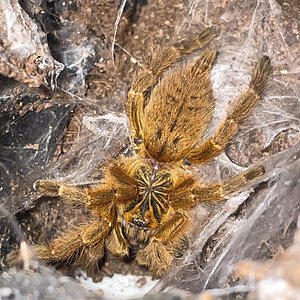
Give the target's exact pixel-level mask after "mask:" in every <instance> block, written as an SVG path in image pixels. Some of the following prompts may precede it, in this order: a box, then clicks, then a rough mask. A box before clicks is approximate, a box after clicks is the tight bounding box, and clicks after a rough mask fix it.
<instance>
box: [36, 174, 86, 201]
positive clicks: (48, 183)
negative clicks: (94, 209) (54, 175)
mask: <svg viewBox="0 0 300 300" xmlns="http://www.w3.org/2000/svg"><path fill="white" fill-rule="evenodd" d="M34 189H35V190H36V191H37V192H38V193H40V194H41V195H43V196H48V197H61V198H62V199H64V200H66V201H70V202H75V203H77V204H82V205H84V204H85V203H86V201H87V194H86V191H85V189H84V188H80V187H78V186H72V185H68V184H65V183H64V182H60V181H55V180H51V179H41V180H37V181H36V182H35V183H34Z"/></svg>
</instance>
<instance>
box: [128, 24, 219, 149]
mask: <svg viewBox="0 0 300 300" xmlns="http://www.w3.org/2000/svg"><path fill="white" fill-rule="evenodd" d="M215 36H216V31H215V29H214V28H207V29H205V30H204V31H203V32H202V33H200V34H199V35H195V36H194V37H192V38H191V39H187V40H184V41H181V42H179V43H176V44H174V45H173V46H170V47H168V48H166V49H164V50H162V51H160V52H159V53H158V54H157V55H156V56H155V57H154V58H153V60H152V61H151V62H150V65H149V67H148V68H147V69H144V70H141V71H140V72H139V73H138V74H137V76H136V78H135V79H134V81H133V83H132V86H131V89H130V90H129V93H128V105H127V111H128V116H129V119H130V126H131V132H132V138H133V141H134V143H136V144H137V146H139V145H140V144H141V143H142V140H143V116H144V108H145V106H146V105H147V100H148V95H147V94H149V91H150V90H151V89H152V88H153V87H154V86H155V85H156V83H157V82H158V81H159V80H160V78H161V77H162V75H163V74H164V72H165V71H166V70H167V69H168V68H169V67H170V66H172V65H173V64H175V63H176V62H178V61H179V60H180V59H181V58H182V56H183V55H186V54H189V53H192V52H194V51H196V50H198V49H201V48H203V47H204V46H205V45H206V44H208V43H209V42H210V41H211V40H212V39H213V38H214V37H215Z"/></svg>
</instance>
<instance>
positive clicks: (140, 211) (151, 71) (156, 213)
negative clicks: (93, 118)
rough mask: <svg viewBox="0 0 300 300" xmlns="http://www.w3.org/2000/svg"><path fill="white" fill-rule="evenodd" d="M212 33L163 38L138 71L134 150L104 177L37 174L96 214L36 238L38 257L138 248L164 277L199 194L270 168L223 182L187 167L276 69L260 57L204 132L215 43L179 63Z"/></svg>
mask: <svg viewBox="0 0 300 300" xmlns="http://www.w3.org/2000/svg"><path fill="white" fill-rule="evenodd" d="M215 35H216V31H215V30H214V29H213V28H208V29H206V30H204V31H203V32H202V33H201V34H198V35H196V36H194V37H192V38H191V39H188V40H184V41H182V42H180V43H177V44H174V45H172V46H170V47H167V48H165V49H163V50H162V51H161V52H159V53H158V54H157V55H156V56H154V58H153V60H152V61H151V62H150V64H149V66H148V68H147V69H143V70H141V71H140V72H139V73H138V74H137V76H136V77H135V79H134V81H133V83H132V86H131V89H130V90H129V93H128V102H127V113H128V117H129V120H130V129H131V134H132V144H133V145H134V146H133V148H134V149H133V150H134V151H133V152H134V154H133V155H132V156H131V157H124V156H120V157H118V158H117V159H115V160H112V161H111V162H108V163H107V164H106V166H105V167H104V170H103V172H104V176H103V179H102V181H101V182H100V183H98V184H95V185H91V186H87V187H82V186H81V187H80V186H73V185H68V184H66V183H64V182H57V181H53V180H47V179H45V180H38V181H37V182H36V183H35V187H36V189H37V190H38V191H39V192H40V193H41V194H42V195H47V196H50V197H61V198H63V199H64V200H67V201H71V202H75V203H77V204H81V205H83V206H85V207H87V208H88V209H89V210H91V212H92V216H93V217H92V220H91V221H90V222H89V223H87V224H84V225H82V226H78V227H76V228H73V229H70V230H69V231H68V232H66V233H63V234H61V235H60V236H59V237H57V238H56V239H54V240H52V241H50V242H49V243H48V244H40V245H36V246H35V250H36V253H37V255H38V257H39V258H41V259H42V260H44V261H45V262H47V263H64V262H66V263H75V264H78V265H80V266H83V267H85V268H88V267H89V266H92V265H98V262H99V261H100V260H101V258H102V257H103V255H104V252H105V251H109V252H111V253H112V254H113V255H116V256H130V255H133V256H135V259H136V261H137V263H138V264H139V265H142V266H146V267H147V268H149V270H151V271H152V272H153V274H154V275H155V276H161V275H163V274H164V273H165V272H166V270H168V268H169V267H170V265H171V263H172V260H173V258H174V255H175V253H176V251H178V249H180V247H181V246H182V240H183V239H184V237H186V235H187V234H188V232H189V229H190V228H191V226H192V225H191V223H192V220H191V218H190V216H191V209H192V208H194V207H195V206H197V205H198V204H199V203H201V202H205V201H220V200H223V199H224V197H225V196H227V195H229V194H231V193H232V192H235V191H237V190H239V189H241V188H242V187H244V186H245V185H246V184H247V183H249V182H250V181H253V180H255V179H257V178H259V177H260V176H261V175H262V174H263V173H264V169H263V167H261V166H256V167H253V168H250V169H248V170H247V171H245V172H244V173H241V174H239V175H235V176H234V177H232V178H230V179H228V180H226V181H224V182H220V183H214V184H210V185H204V184H201V182H199V181H198V179H197V177H196V176H195V174H193V171H192V169H191V170H189V166H188V164H187V162H189V164H196V165H197V164H203V163H205V162H208V161H210V160H211V159H213V158H214V157H216V156H217V155H219V154H220V153H221V152H222V151H223V150H224V149H225V147H226V145H227V144H228V143H229V141H230V140H231V139H232V137H233V136H234V135H235V134H236V133H237V132H238V129H239V124H240V123H241V122H242V121H243V120H244V119H245V118H246V117H247V116H249V114H250V111H251V109H252V108H253V107H254V106H255V105H256V104H257V102H258V101H259V100H260V99H261V96H262V93H263V91H264V89H265V87H266V83H267V77H268V74H269V72H270V69H271V66H270V59H269V58H268V57H267V56H263V57H262V58H261V59H260V61H259V63H258V64H257V66H256V68H255V71H254V73H253V75H252V79H251V82H250V84H249V88H248V89H247V90H246V91H244V92H243V93H242V94H241V96H240V97H239V98H238V99H237V100H236V102H235V105H234V106H233V108H232V109H231V111H230V112H229V113H228V115H227V117H226V118H225V120H224V121H223V122H222V123H221V124H220V125H219V127H218V128H217V130H216V132H215V133H214V134H213V135H212V136H211V137H210V138H207V139H204V138H203V136H204V133H205V132H206V131H207V129H208V126H209V124H210V122H211V119H212V117H213V111H214V106H215V99H214V95H213V90H212V84H211V79H210V71H211V69H212V66H213V63H214V61H215V59H216V56H217V51H216V50H212V49H206V50H205V51H204V52H203V53H202V55H201V56H200V57H199V58H198V60H197V61H196V62H195V63H194V64H192V65H184V66H178V65H177V66H174V64H176V63H178V62H179V61H180V60H181V59H182V57H183V56H184V55H187V54H190V53H192V52H194V51H196V50H198V49H201V48H203V47H204V46H205V45H206V44H208V43H209V42H210V41H211V40H212V39H213V38H214V37H215ZM171 66H174V68H173V69H172V70H171V71H170V72H167V73H166V70H168V69H169V68H170V67H171ZM199 141H200V142H199ZM132 249H135V250H134V251H132Z"/></svg>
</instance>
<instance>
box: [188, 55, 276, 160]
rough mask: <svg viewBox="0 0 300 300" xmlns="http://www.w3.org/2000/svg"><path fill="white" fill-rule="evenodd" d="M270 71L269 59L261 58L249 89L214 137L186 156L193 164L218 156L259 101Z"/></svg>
mask: <svg viewBox="0 0 300 300" xmlns="http://www.w3.org/2000/svg"><path fill="white" fill-rule="evenodd" d="M270 70H271V64H270V59H269V58H268V57H267V56H263V57H262V59H261V60H260V62H259V63H258V65H257V67H256V69H255V71H254V74H253V76H252V79H251V82H250V85H249V88H248V89H247V90H246V91H245V92H244V93H243V94H242V95H241V96H240V97H239V99H238V100H237V103H236V104H235V106H234V107H233V109H232V111H231V112H230V113H229V115H228V116H227V118H226V119H225V121H223V122H222V123H221V125H220V126H219V128H218V129H217V131H216V133H215V134H214V136H212V137H211V138H209V139H208V140H206V141H204V142H203V143H201V145H199V146H198V147H196V148H194V149H193V150H192V151H191V152H190V153H189V154H188V156H187V159H188V160H189V161H191V162H193V163H197V164H202V163H204V162H206V161H208V160H211V159H212V158H214V157H216V156H217V155H219V154H220V153H221V152H222V151H223V150H224V149H225V148H226V146H227V144H228V143H229V142H230V140H231V139H232V138H233V136H234V135H235V134H236V133H237V132H238V129H239V124H240V123H241V122H242V121H243V120H244V119H245V118H247V117H248V116H249V114H250V112H251V110H252V109H253V107H255V106H256V104H257V102H258V101H259V100H260V99H261V95H262V93H263V92H264V90H265V88H266V86H267V79H268V75H269V73H270Z"/></svg>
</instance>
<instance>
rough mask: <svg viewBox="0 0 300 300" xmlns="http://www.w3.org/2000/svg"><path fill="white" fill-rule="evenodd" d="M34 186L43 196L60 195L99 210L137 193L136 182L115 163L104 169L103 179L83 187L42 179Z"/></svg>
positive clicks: (124, 200)
mask: <svg viewBox="0 0 300 300" xmlns="http://www.w3.org/2000/svg"><path fill="white" fill-rule="evenodd" d="M34 188H35V190H36V191H38V192H39V193H40V194H41V195H43V196H48V197H60V198H62V199H63V200H66V201H69V202H73V203H76V204H79V205H87V207H88V208H90V209H95V210H96V211H99V212H101V211H102V212H103V210H105V207H107V206H109V207H111V206H112V205H113V203H120V204H121V203H125V202H127V201H131V200H132V199H133V198H134V197H135V196H136V195H137V187H136V182H135V181H134V180H133V179H132V178H131V177H130V175H129V174H127V173H126V172H125V171H123V170H122V168H121V167H119V166H118V165H116V164H112V165H110V166H109V167H108V168H107V169H106V170H105V175H104V180H103V181H102V182H100V183H98V184H94V185H90V186H87V187H83V186H75V185H69V184H66V183H64V182H61V181H55V180H49V179H42V180H37V181H36V182H35V183H34ZM108 213H110V212H108ZM100 214H101V213H100ZM101 215H102V216H103V213H102V214H101Z"/></svg>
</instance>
